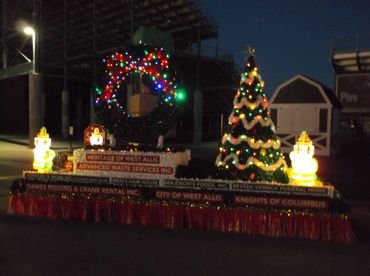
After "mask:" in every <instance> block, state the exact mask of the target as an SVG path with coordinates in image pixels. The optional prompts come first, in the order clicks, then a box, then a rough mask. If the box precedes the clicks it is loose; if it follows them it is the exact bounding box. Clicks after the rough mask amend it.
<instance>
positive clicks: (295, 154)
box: [289, 131, 320, 186]
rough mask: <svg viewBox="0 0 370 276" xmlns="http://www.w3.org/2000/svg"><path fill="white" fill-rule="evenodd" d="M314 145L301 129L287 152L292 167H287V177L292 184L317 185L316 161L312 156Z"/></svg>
mask: <svg viewBox="0 0 370 276" xmlns="http://www.w3.org/2000/svg"><path fill="white" fill-rule="evenodd" d="M314 151H315V147H314V146H313V145H312V141H311V140H310V138H309V137H308V134H307V132H306V131H303V132H302V133H301V135H300V137H299V138H298V141H297V143H296V144H295V145H294V148H293V151H292V152H291V153H290V154H289V157H290V160H291V161H292V168H290V169H289V177H290V180H291V183H292V184H296V185H302V186H317V185H318V184H319V183H320V182H319V181H317V180H316V178H317V177H316V172H317V168H318V165H317V161H316V159H315V158H313V154H314Z"/></svg>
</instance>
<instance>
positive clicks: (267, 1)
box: [201, 0, 370, 96]
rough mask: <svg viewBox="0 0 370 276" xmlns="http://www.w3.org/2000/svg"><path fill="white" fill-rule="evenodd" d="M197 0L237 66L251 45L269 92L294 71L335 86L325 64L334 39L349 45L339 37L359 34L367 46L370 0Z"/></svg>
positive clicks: (327, 61)
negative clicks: (217, 26)
mask: <svg viewBox="0 0 370 276" xmlns="http://www.w3.org/2000/svg"><path fill="white" fill-rule="evenodd" d="M201 3H202V5H203V6H202V7H203V9H205V11H206V13H208V15H211V16H212V17H213V18H214V19H215V21H216V22H217V23H218V25H219V41H218V45H219V47H220V48H224V49H226V50H229V51H230V52H231V53H232V54H233V55H234V60H235V62H236V63H237V64H239V66H238V68H239V70H242V69H243V68H244V53H243V51H244V50H245V48H246V47H245V46H246V45H247V44H251V45H253V47H254V48H255V49H256V62H257V66H259V70H260V74H261V76H262V79H263V80H264V81H265V93H266V94H267V95H268V96H270V95H271V94H272V93H273V92H274V90H275V88H276V87H277V86H278V85H279V84H280V83H282V82H284V81H285V80H287V79H289V78H290V77H292V76H294V75H296V74H305V75H307V76H309V77H311V78H313V79H316V80H318V81H320V82H322V83H324V84H325V85H327V86H328V87H331V88H334V74H333V69H332V66H331V63H330V55H331V49H332V40H333V39H341V40H340V44H339V45H340V46H342V47H347V48H348V47H351V46H352V45H354V44H351V41H352V40H351V39H348V38H347V39H343V38H344V37H348V36H351V35H358V34H360V35H362V40H360V45H361V46H364V45H365V44H366V46H367V48H370V0H357V1H355V0H352V1H350V0H295V1H294V0H228V1H226V0H202V1H201ZM366 34H367V35H366ZM364 37H365V38H364ZM204 44H207V45H215V42H214V41H207V42H205V43H204ZM353 47H354V46H353ZM351 48H352V47H351Z"/></svg>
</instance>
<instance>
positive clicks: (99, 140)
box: [90, 127, 104, 146]
mask: <svg viewBox="0 0 370 276" xmlns="http://www.w3.org/2000/svg"><path fill="white" fill-rule="evenodd" d="M103 143H104V137H103V135H102V133H100V131H99V128H97V127H96V128H94V132H93V133H92V134H91V136H90V145H92V146H101V145H103Z"/></svg>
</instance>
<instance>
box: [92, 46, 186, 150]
mask: <svg viewBox="0 0 370 276" xmlns="http://www.w3.org/2000/svg"><path fill="white" fill-rule="evenodd" d="M103 69H104V73H103V74H102V76H103V77H102V78H100V79H99V80H97V81H96V84H95V90H94V91H95V94H94V98H93V101H94V108H95V112H96V115H97V118H98V120H99V121H100V123H101V124H102V125H104V127H105V128H107V129H108V130H109V132H111V133H113V134H114V136H115V138H116V140H117V145H118V146H124V145H126V144H127V143H128V142H137V143H155V142H156V141H157V139H158V136H159V135H164V134H165V133H166V132H168V130H169V129H170V128H171V127H172V126H173V125H174V123H175V122H176V120H177V117H178V114H179V112H178V107H179V105H180V104H181V103H182V102H183V100H184V98H185V94H184V91H183V90H182V89H179V88H178V83H177V80H176V78H175V71H174V70H173V68H172V67H171V66H170V55H169V54H168V53H166V52H165V51H164V50H163V49H159V48H150V47H146V46H136V47H134V48H132V49H130V50H127V51H124V52H117V53H115V54H112V55H110V56H107V57H106V58H105V59H103ZM128 84H131V85H135V84H136V87H138V88H137V89H138V90H139V91H134V92H139V93H142V92H143V87H144V88H145V90H146V91H145V92H146V93H150V94H152V95H157V96H158V102H157V104H156V106H155V107H154V108H153V109H152V110H151V111H150V112H149V113H148V114H146V115H143V116H136V117H135V116H133V115H132V114H130V113H129V112H128V109H127V105H128V103H129V96H127V95H126V94H127V93H125V90H126V92H127V86H128Z"/></svg>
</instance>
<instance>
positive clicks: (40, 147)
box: [33, 127, 55, 173]
mask: <svg viewBox="0 0 370 276" xmlns="http://www.w3.org/2000/svg"><path fill="white" fill-rule="evenodd" d="M50 146H51V139H50V137H49V134H48V133H47V132H46V128H45V127H42V128H41V129H40V132H39V133H38V134H37V136H36V137H35V148H34V150H33V155H34V159H33V168H34V169H35V170H37V172H39V173H44V172H51V171H53V159H54V157H55V152H54V151H53V150H51V149H50Z"/></svg>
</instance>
